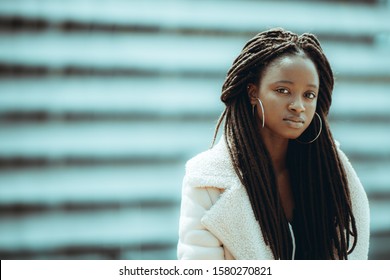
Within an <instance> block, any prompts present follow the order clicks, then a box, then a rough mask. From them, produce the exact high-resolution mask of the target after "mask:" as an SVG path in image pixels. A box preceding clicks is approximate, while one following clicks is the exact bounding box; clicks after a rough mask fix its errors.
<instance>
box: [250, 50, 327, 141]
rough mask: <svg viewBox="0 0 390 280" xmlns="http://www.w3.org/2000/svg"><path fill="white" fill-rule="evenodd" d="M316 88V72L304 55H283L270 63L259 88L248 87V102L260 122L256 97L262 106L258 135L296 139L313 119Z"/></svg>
mask: <svg viewBox="0 0 390 280" xmlns="http://www.w3.org/2000/svg"><path fill="white" fill-rule="evenodd" d="M319 86H320V84H319V77H318V73H317V69H316V67H315V65H314V63H313V62H312V61H311V60H310V59H309V58H308V57H306V56H305V55H286V56H283V57H281V58H278V59H276V60H274V61H272V62H271V63H270V64H269V65H268V66H267V68H266V69H265V70H264V71H263V73H262V75H261V79H260V83H259V85H258V86H255V85H251V86H250V90H252V93H253V94H250V95H251V103H252V104H254V105H256V108H257V110H256V111H257V114H258V117H259V118H260V120H261V119H262V112H261V111H262V110H261V107H260V105H259V101H258V100H257V99H256V97H258V98H260V99H261V101H262V102H263V106H264V111H265V112H264V114H265V124H264V128H261V133H262V134H263V135H264V134H269V135H270V136H276V137H282V138H287V139H296V138H298V137H299V136H300V135H301V134H302V133H303V132H304V131H305V129H306V128H307V127H308V126H309V125H310V122H311V121H312V119H313V117H314V113H315V109H316V105H317V99H318V91H319ZM250 93H251V91H250ZM259 123H260V124H261V121H260V122H259Z"/></svg>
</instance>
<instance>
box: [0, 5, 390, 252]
mask: <svg viewBox="0 0 390 280" xmlns="http://www.w3.org/2000/svg"><path fill="white" fill-rule="evenodd" d="M277 26H281V27H284V28H286V29H289V30H291V31H294V32H297V33H302V32H313V33H315V34H316V35H317V36H318V37H319V39H320V41H321V42H322V44H323V47H324V50H325V53H326V54H327V56H328V58H329V60H330V62H331V64H332V66H333V69H334V72H335V75H336V87H335V90H334V102H333V105H332V108H331V113H330V122H331V127H332V129H333V133H334V136H335V138H336V139H337V140H338V141H339V142H341V145H342V149H343V150H344V151H345V153H346V154H347V155H348V156H349V158H350V160H351V162H352V164H353V166H354V167H355V169H356V171H357V173H358V174H359V176H360V178H361V181H362V183H363V185H364V187H365V189H366V191H367V193H368V196H369V200H370V205H371V249H370V255H369V258H370V259H390V175H389V173H390V169H389V167H390V141H389V139H390V129H389V122H390V110H389V108H390V51H389V50H390V2H389V0H382V1H381V0H366V1H363V0H350V1H321V0H317V1H299V0H295V1H250V0H241V1H239V0H232V1H226V0H224V1H222V0H212V1H202V0H201V1H199V0H198V1H196V0H182V1H174V0H165V1H162V0H142V1H141V0H139V1H124V0H110V1H108V0H68V1H61V0H0V257H1V259H175V258H176V243H177V238H178V233H177V232H178V218H179V205H180V195H181V193H180V192H181V183H182V178H183V175H184V164H185V162H186V160H188V159H189V158H190V157H192V156H194V155H195V154H197V153H198V152H200V151H203V150H205V149H207V148H208V147H209V145H210V144H211V140H212V136H213V132H214V126H215V124H216V120H217V119H218V116H219V114H220V112H221V110H222V109H223V107H222V103H221V102H220V101H219V96H220V89H221V86H222V83H223V80H224V77H225V75H226V72H227V70H228V68H229V67H230V65H231V63H232V61H233V60H234V58H235V57H236V56H237V55H238V54H239V52H240V50H241V48H242V47H243V45H244V44H245V42H246V41H247V40H249V39H250V38H251V37H252V36H253V35H255V34H256V33H258V32H260V31H263V30H265V29H268V28H270V27H277Z"/></svg>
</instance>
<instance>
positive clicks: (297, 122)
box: [283, 117, 305, 128]
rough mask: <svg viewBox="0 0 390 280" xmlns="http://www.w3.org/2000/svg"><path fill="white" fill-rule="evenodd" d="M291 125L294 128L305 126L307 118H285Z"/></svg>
mask: <svg viewBox="0 0 390 280" xmlns="http://www.w3.org/2000/svg"><path fill="white" fill-rule="evenodd" d="M283 121H284V122H286V123H287V125H288V126H289V127H292V128H301V127H303V125H304V123H305V120H304V119H302V118H299V117H288V118H284V119H283Z"/></svg>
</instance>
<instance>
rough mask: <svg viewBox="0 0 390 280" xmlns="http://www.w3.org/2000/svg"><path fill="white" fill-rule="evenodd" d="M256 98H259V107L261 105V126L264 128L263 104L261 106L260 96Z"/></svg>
mask: <svg viewBox="0 0 390 280" xmlns="http://www.w3.org/2000/svg"><path fill="white" fill-rule="evenodd" d="M257 100H259V104H260V107H261V114H262V116H263V117H262V128H264V123H265V116H264V106H263V102H261V100H260V98H257ZM253 112H254V111H253Z"/></svg>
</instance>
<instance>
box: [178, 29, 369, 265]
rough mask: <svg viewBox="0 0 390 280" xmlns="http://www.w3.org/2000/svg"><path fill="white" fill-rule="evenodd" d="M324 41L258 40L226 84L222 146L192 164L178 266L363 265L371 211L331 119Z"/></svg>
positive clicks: (277, 33)
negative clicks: (261, 262)
mask: <svg viewBox="0 0 390 280" xmlns="http://www.w3.org/2000/svg"><path fill="white" fill-rule="evenodd" d="M333 84H334V80H333V73H332V70H331V68H330V65H329V62H328V60H327V58H326V57H325V55H324V53H323V51H322V48H321V46H320V43H319V41H318V40H317V39H316V37H315V36H314V35H312V34H306V33H305V34H302V35H300V36H298V35H296V34H294V33H291V32H289V31H285V30H283V29H271V30H268V31H265V32H262V33H259V34H258V35H256V36H255V37H254V38H252V39H251V40H250V41H248V42H247V44H246V45H245V46H244V48H243V50H242V52H241V54H240V55H239V56H238V57H237V58H236V59H235V60H234V63H233V65H232V67H231V68H230V70H229V71H228V74H227V77H226V80H225V82H224V85H223V87H222V96H221V100H222V102H224V104H225V105H226V108H225V110H224V112H223V113H222V115H221V118H220V120H219V121H218V124H217V128H216V132H215V135H214V141H215V138H216V135H217V133H218V129H219V127H220V125H221V123H222V122H223V121H224V133H223V137H221V140H219V142H218V143H217V144H216V145H215V146H214V147H212V148H211V149H209V150H208V151H205V152H203V153H201V154H199V155H197V156H195V157H194V158H193V159H191V160H189V161H188V162H187V165H186V174H185V177H184V181H183V192H182V204H181V215H180V229H179V243H178V258H179V259H367V255H368V243H369V207H368V200H367V196H366V193H365V191H364V189H363V187H362V185H361V183H360V181H359V178H358V177H357V175H356V173H355V171H354V169H353V168H352V166H351V164H350V162H349V161H348V159H347V157H346V156H345V154H344V153H343V152H342V151H341V150H340V148H339V145H338V144H337V142H335V140H334V139H333V137H332V134H331V131H330V128H329V125H328V120H327V115H328V112H329V108H330V105H331V99H332V90H333Z"/></svg>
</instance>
